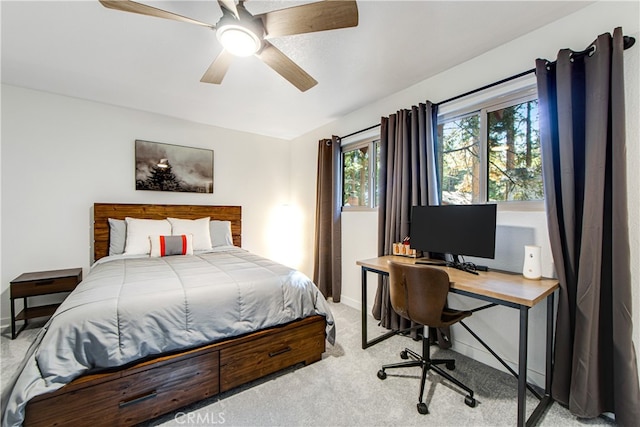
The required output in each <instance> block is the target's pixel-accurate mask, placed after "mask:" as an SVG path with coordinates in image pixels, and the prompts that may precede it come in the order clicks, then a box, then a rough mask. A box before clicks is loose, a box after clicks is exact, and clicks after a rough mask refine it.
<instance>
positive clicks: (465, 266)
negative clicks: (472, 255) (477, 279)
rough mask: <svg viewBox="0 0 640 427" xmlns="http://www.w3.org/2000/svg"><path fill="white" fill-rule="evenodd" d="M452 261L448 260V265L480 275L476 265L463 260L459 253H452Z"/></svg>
mask: <svg viewBox="0 0 640 427" xmlns="http://www.w3.org/2000/svg"><path fill="white" fill-rule="evenodd" d="M451 258H452V260H451V261H447V267H451V268H455V269H458V270H462V271H466V272H467V273H471V274H475V275H478V274H479V273H478V272H477V271H476V266H475V265H474V264H473V263H471V262H461V261H460V257H459V256H458V255H454V254H451Z"/></svg>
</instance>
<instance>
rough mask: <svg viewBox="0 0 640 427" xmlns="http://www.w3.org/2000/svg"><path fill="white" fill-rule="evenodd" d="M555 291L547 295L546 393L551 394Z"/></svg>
mask: <svg viewBox="0 0 640 427" xmlns="http://www.w3.org/2000/svg"><path fill="white" fill-rule="evenodd" d="M553 311H554V307H553V293H552V294H551V295H549V296H548V297H547V353H546V356H547V357H546V359H547V360H546V367H545V377H544V379H545V381H544V394H545V395H547V396H551V380H552V375H553V369H552V368H553V318H554V316H553V314H554V313H553Z"/></svg>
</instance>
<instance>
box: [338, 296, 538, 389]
mask: <svg viewBox="0 0 640 427" xmlns="http://www.w3.org/2000/svg"><path fill="white" fill-rule="evenodd" d="M340 302H341V303H342V304H344V305H347V306H349V307H351V308H355V309H356V310H358V311H360V307H362V302H361V301H360V300H359V299H354V298H349V297H346V296H341V297H340ZM372 309H373V307H369V306H368V304H367V314H368V315H370V313H371V310H372ZM452 344H453V345H452V349H453V350H454V351H455V352H457V353H459V354H462V355H464V356H467V357H469V358H471V359H473V360H476V361H478V362H480V363H483V364H485V365H487V366H491V367H492V368H495V369H497V370H499V371H502V372H505V373H508V374H510V372H509V371H507V369H506V368H505V367H504V366H502V364H500V362H498V361H497V360H496V359H495V357H493V355H492V354H491V353H489V352H488V351H486V350H485V349H484V348H481V347H475V346H473V345H470V344H468V343H464V342H461V341H456V339H455V337H454V339H453V341H452ZM501 357H502V356H501ZM503 359H504V357H503ZM504 361H505V362H506V363H507V365H509V366H510V367H511V369H513V370H514V371H516V372H517V370H518V364H517V362H514V361H512V360H508V359H504ZM544 378H545V376H544V373H542V372H538V371H535V370H533V369H531V368H528V369H527V380H528V381H529V382H530V383H532V384H535V385H536V386H538V387H540V388H542V389H544V384H545V381H544Z"/></svg>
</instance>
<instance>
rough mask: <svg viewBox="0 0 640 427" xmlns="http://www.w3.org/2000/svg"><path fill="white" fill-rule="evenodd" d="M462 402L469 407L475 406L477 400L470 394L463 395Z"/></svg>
mask: <svg viewBox="0 0 640 427" xmlns="http://www.w3.org/2000/svg"><path fill="white" fill-rule="evenodd" d="M464 403H465V404H466V405H467V406H468V407H470V408H475V407H476V404H477V403H478V402H477V401H476V399H474V398H473V397H471V396H465V398H464Z"/></svg>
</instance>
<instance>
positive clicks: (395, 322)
mask: <svg viewBox="0 0 640 427" xmlns="http://www.w3.org/2000/svg"><path fill="white" fill-rule="evenodd" d="M436 120H437V106H434V105H433V104H432V103H431V102H427V103H426V104H420V105H418V106H417V107H412V108H411V110H401V111H398V112H397V113H396V114H392V115H390V116H389V117H383V118H382V119H381V123H380V125H381V127H380V170H379V180H380V181H379V184H378V188H379V197H380V198H379V200H380V202H379V206H378V255H379V256H382V255H389V254H391V253H392V252H393V246H392V245H393V243H394V242H401V241H402V239H403V238H404V237H405V236H408V235H409V224H410V220H411V218H410V217H411V207H412V206H414V205H428V204H432V205H437V204H438V191H437V184H436V183H437V173H436V161H435V160H436V157H435V138H434V135H435V131H436V129H435V123H436ZM373 317H374V318H375V319H377V320H380V324H381V326H383V327H385V328H389V329H395V330H398V329H406V328H408V327H410V326H411V325H410V324H409V323H408V321H407V320H405V319H404V318H402V317H400V316H399V315H398V314H396V312H395V311H393V308H392V307H391V301H390V299H389V284H388V280H387V278H386V277H384V278H381V279H380V281H379V283H378V290H377V293H376V298H375V302H374V306H373Z"/></svg>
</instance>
